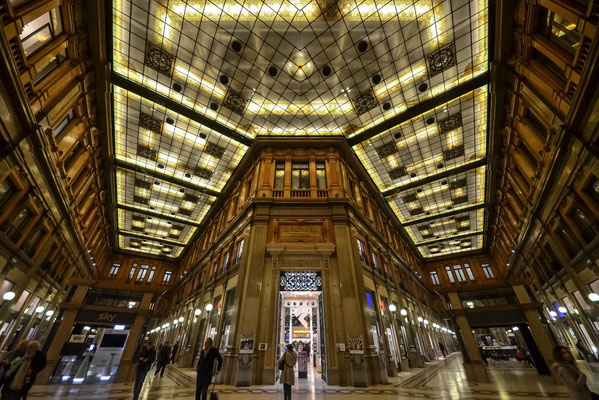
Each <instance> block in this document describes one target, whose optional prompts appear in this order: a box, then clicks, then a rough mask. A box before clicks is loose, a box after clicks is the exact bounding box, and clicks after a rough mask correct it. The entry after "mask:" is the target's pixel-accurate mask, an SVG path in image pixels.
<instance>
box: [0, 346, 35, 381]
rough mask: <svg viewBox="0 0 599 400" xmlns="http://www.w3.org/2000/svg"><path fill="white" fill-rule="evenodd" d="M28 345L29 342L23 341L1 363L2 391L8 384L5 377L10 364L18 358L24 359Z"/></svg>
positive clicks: (0, 379) (0, 378)
mask: <svg viewBox="0 0 599 400" xmlns="http://www.w3.org/2000/svg"><path fill="white" fill-rule="evenodd" d="M28 344H29V341H28V340H21V341H20V342H19V344H17V347H15V348H14V349H13V350H11V351H9V352H7V353H6V355H5V356H4V358H3V359H2V361H0V391H2V388H3V387H4V384H5V383H6V379H5V375H6V372H7V371H8V369H9V368H10V363H11V362H13V361H14V360H15V359H16V358H17V357H22V356H24V355H25V351H26V350H27V345H28Z"/></svg>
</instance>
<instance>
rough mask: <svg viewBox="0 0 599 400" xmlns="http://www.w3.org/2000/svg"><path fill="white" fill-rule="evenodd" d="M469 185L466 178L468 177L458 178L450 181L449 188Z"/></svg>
mask: <svg viewBox="0 0 599 400" xmlns="http://www.w3.org/2000/svg"><path fill="white" fill-rule="evenodd" d="M467 185H468V181H467V180H466V178H462V179H458V180H456V181H453V182H450V183H449V188H450V189H459V188H463V187H466V186H467Z"/></svg>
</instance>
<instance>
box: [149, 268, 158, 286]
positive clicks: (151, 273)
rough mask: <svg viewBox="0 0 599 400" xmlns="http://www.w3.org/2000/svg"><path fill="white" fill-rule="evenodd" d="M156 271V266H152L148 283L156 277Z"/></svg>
mask: <svg viewBox="0 0 599 400" xmlns="http://www.w3.org/2000/svg"><path fill="white" fill-rule="evenodd" d="M155 273H156V266H152V269H150V275H148V283H151V282H152V279H154V274H155Z"/></svg>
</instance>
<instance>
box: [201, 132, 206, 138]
mask: <svg viewBox="0 0 599 400" xmlns="http://www.w3.org/2000/svg"><path fill="white" fill-rule="evenodd" d="M207 137H208V135H206V134H205V133H204V132H200V138H202V139H206V138H207Z"/></svg>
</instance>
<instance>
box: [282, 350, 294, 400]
mask: <svg viewBox="0 0 599 400" xmlns="http://www.w3.org/2000/svg"><path fill="white" fill-rule="evenodd" d="M296 362H297V355H296V354H295V352H294V351H293V345H292V344H288V345H287V350H286V351H285V352H284V353H283V355H282V356H281V358H280V359H279V370H280V371H281V377H280V378H279V381H280V382H281V383H282V384H283V400H291V386H293V385H295V371H294V368H295V363H296Z"/></svg>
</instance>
